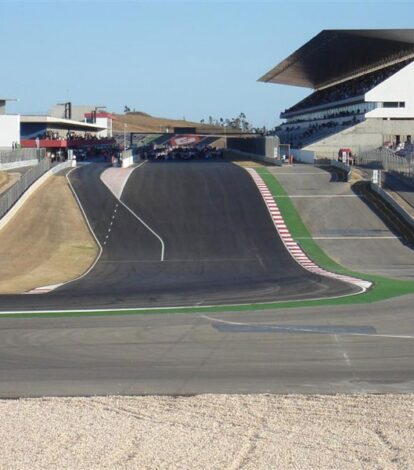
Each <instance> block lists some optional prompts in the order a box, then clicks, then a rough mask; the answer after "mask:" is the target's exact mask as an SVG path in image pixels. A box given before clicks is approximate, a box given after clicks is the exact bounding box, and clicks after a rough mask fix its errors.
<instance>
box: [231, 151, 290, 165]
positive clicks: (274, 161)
mask: <svg viewBox="0 0 414 470" xmlns="http://www.w3.org/2000/svg"><path fill="white" fill-rule="evenodd" d="M226 154H227V155H228V156H229V157H230V158H231V156H232V155H234V156H235V157H242V158H248V159H249V160H256V161H258V162H265V163H270V164H271V165H276V166H282V161H281V160H277V159H276V158H270V157H265V156H264V155H257V154H256V153H247V152H241V151H240V150H233V149H227V150H226Z"/></svg>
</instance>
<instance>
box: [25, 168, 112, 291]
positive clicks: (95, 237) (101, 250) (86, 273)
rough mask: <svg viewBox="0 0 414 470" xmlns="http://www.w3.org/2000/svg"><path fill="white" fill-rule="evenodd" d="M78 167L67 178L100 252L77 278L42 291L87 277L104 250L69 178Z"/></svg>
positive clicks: (69, 172) (40, 288) (67, 174)
mask: <svg viewBox="0 0 414 470" xmlns="http://www.w3.org/2000/svg"><path fill="white" fill-rule="evenodd" d="M77 169H78V168H72V169H71V170H70V171H68V173H66V180H67V181H68V184H69V188H70V189H71V191H72V194H73V195H74V197H75V199H76V202H77V203H78V206H79V208H80V210H81V212H82V215H83V217H84V219H85V222H86V225H87V226H88V228H89V231H90V232H91V234H92V236H93V238H94V239H95V241H96V244H97V245H98V247H99V253H98V255H97V257H96V258H95V261H94V262H93V263H92V264H91V266H89V269H88V270H86V271H85V272H84V273H83V274H81V275H80V276H78V277H75V279H71V280H70V281H66V282H62V283H61V284H56V285H55V286H51V287H53V288H52V289H48V290H47V291H44V292H42V293H46V292H50V291H52V290H54V289H56V288H57V287H60V286H64V285H66V284H69V283H71V282H75V281H78V280H79V279H82V278H83V277H85V276H86V275H88V274H89V273H90V272H91V271H92V269H93V268H94V267H95V266H96V263H97V262H98V261H99V258H100V257H101V255H102V252H103V248H102V245H101V244H100V243H99V240H98V238H97V236H96V235H95V232H94V231H93V229H92V227H91V224H90V223H89V220H88V217H87V216H86V213H85V210H84V209H83V206H82V204H81V202H80V200H79V197H78V195H77V194H76V191H75V189H74V187H73V186H72V183H71V182H70V179H69V175H70V174H71V173H72V171H75V170H77ZM46 287H48V286H46ZM42 289H44V287H43V288H42V287H38V288H36V289H32V290H39V291H41V290H42ZM30 293H31V291H29V292H26V294H30ZM33 293H34V292H33Z"/></svg>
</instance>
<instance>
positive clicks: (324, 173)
mask: <svg viewBox="0 0 414 470" xmlns="http://www.w3.org/2000/svg"><path fill="white" fill-rule="evenodd" d="M275 173H276V174H277V176H285V175H295V176H302V175H317V176H325V177H329V178H330V177H331V175H330V174H329V173H326V172H323V173H322V172H321V173H309V172H300V171H294V172H291V171H286V172H284V171H280V172H279V171H276V172H275ZM272 176H273V172H272Z"/></svg>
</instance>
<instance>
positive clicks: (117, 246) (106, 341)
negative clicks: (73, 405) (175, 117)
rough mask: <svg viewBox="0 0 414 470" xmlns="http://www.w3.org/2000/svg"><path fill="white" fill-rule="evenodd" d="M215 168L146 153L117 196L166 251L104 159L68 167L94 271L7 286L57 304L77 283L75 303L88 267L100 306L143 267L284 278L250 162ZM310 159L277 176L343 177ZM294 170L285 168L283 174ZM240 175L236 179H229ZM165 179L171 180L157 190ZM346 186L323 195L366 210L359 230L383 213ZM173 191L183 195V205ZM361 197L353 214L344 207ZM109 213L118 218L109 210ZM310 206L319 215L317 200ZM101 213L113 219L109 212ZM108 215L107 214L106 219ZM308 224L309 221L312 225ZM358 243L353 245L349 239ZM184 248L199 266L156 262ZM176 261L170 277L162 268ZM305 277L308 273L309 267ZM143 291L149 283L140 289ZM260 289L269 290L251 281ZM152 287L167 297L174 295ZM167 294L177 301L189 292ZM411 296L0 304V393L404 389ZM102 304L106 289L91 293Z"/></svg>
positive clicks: (313, 180)
mask: <svg viewBox="0 0 414 470" xmlns="http://www.w3.org/2000/svg"><path fill="white" fill-rule="evenodd" d="M169 168H173V172H174V176H171V174H172V173H167V171H170V170H169ZM213 168H214V166H196V165H189V166H185V167H180V166H179V165H178V166H174V167H173V166H166V165H158V164H157V165H156V164H154V165H149V164H146V165H144V166H143V167H142V168H140V169H138V170H137V171H136V172H135V173H134V175H133V178H132V179H131V180H130V182H129V184H128V186H127V188H126V192H125V202H128V204H130V205H131V207H133V209H134V210H135V211H136V212H139V213H140V215H142V216H143V217H144V216H145V218H146V219H147V222H148V223H149V224H150V225H151V227H152V228H153V229H154V230H157V231H159V232H162V236H163V238H164V239H165V242H166V243H165V247H166V250H165V259H166V262H163V263H164V264H163V263H161V262H160V261H159V259H160V255H161V250H160V247H161V245H160V242H159V240H158V239H157V238H156V237H154V236H153V235H151V232H149V231H148V230H144V229H143V228H142V224H138V223H136V219H135V218H134V217H133V216H132V215H131V214H130V213H129V212H128V211H127V210H126V209H125V208H123V206H122V204H119V202H117V201H116V199H115V198H114V197H113V196H112V195H111V194H110V193H109V191H108V190H107V189H106V188H105V187H104V186H103V185H101V184H100V183H99V175H100V173H101V171H102V168H101V167H99V166H92V165H90V166H88V167H85V168H83V169H82V170H80V171H76V172H74V173H72V176H73V178H72V180H73V184H74V186H75V188H76V191H77V193H78V194H79V196H80V197H81V199H82V204H84V205H85V209H86V211H87V214H88V218H89V219H90V221H91V224H92V226H93V228H94V231H95V232H96V234H97V236H98V238H99V239H100V240H101V241H102V243H104V242H105V241H106V244H105V245H104V250H103V255H102V258H101V260H100V262H99V263H98V264H97V265H96V269H94V270H93V276H92V273H91V276H87V277H86V278H84V279H83V280H82V281H79V282H76V283H73V284H68V285H67V286H66V287H65V289H60V290H59V291H57V292H56V293H54V294H50V295H38V296H35V295H31V296H17V297H18V298H19V299H21V298H23V299H24V300H25V302H28V301H29V299H30V300H32V299H35V300H37V299H40V300H41V299H55V300H54V301H53V302H55V303H56V304H57V305H63V302H64V301H65V299H66V301H67V302H68V305H67V306H66V307H68V308H70V307H71V305H72V303H71V302H72V301H71V300H69V299H71V296H73V297H75V296H74V294H71V292H81V295H79V299H78V297H76V302H77V303H78V304H82V303H84V302H87V301H88V299H89V297H90V299H89V301H90V303H91V304H93V302H94V301H96V298H97V295H96V293H95V290H96V288H97V286H96V282H97V280H98V279H99V283H102V290H101V294H100V295H99V297H100V298H101V299H105V301H106V302H108V306H110V305H113V304H114V303H115V302H120V303H121V304H122V305H125V304H128V302H129V301H131V302H132V303H133V302H135V300H136V299H135V297H134V296H132V297H131V291H133V292H135V290H134V289H135V288H136V286H135V283H136V282H141V281H142V280H143V273H145V274H146V275H147V276H148V272H150V273H151V272H153V273H154V278H153V279H154V284H155V285H157V284H156V283H157V282H160V283H164V285H163V287H168V282H170V283H171V284H172V285H173V284H175V285H182V284H183V280H185V279H189V280H190V282H191V280H194V279H195V282H196V283H199V284H200V285H202V284H203V282H204V283H205V285H206V290H205V291H204V292H207V293H208V288H209V287H210V286H214V282H217V279H218V280H227V281H228V282H227V284H226V287H228V286H229V285H232V286H234V288H235V287H236V286H237V285H238V286H239V290H238V292H239V295H240V298H243V297H244V298H247V297H249V296H254V295H260V289H263V285H266V283H265V282H264V281H263V278H265V280H266V282H267V280H268V279H271V278H272V276H273V278H274V279H275V284H278V283H279V285H280V286H281V288H283V289H285V288H286V289H289V286H290V284H289V283H287V285H286V284H283V283H282V280H283V279H285V278H286V276H280V274H279V276H278V275H277V272H274V271H272V265H273V262H276V261H277V257H276V256H275V253H274V251H273V250H274V249H276V250H277V249H279V250H280V248H281V246H280V241H279V239H278V237H277V236H275V235H274V234H275V232H274V229H273V227H269V225H268V224H267V222H266V221H267V217H266V215H267V214H266V212H265V210H264V208H263V206H262V205H261V204H262V203H261V200H260V198H259V197H258V194H257V193H256V192H255V191H256V189H255V187H254V186H253V185H252V184H251V181H250V180H249V179H245V178H244V177H245V176H248V175H247V173H245V172H244V170H242V169H235V168H236V167H234V166H232V165H230V164H226V165H224V164H223V165H221V166H219V167H218V169H216V170H215V171H213ZM309 168H310V167H307V168H302V169H301V168H299V167H298V168H296V169H295V170H294V174H293V171H292V170H289V168H286V169H281V170H280V171H281V172H284V173H285V175H284V179H285V180H284V181H283V183H284V184H285V187H287V190H288V193H289V194H293V195H295V194H296V195H297V194H298V188H301V189H302V190H303V191H307V193H306V194H308V193H309V191H311V190H313V195H314V196H315V195H317V194H318V193H317V192H316V191H317V189H316V188H318V191H319V194H320V191H321V183H320V180H321V178H322V179H323V178H325V179H327V182H326V184H323V185H322V186H323V189H324V193H323V194H322V195H323V196H324V195H330V194H334V193H335V191H336V192H338V191H339V192H340V193H341V194H342V191H343V190H344V188H342V189H340V188H339V186H338V185H332V184H331V185H330V184H329V183H328V180H329V175H326V174H325V175H323V174H322V175H321V172H320V170H318V169H311V170H312V171H310V170H309ZM142 170H145V173H144V172H142ZM210 171H211V172H213V175H211V174H210ZM189 173H191V174H189ZM310 173H312V174H310ZM236 176H237V177H236ZM292 178H295V182H293V181H291V182H290V183H289V181H288V180H289V179H290V180H292ZM167 179H168V180H169V181H168V182H167V181H166V180H167ZM239 179H240V181H241V182H237V181H235V180H239ZM150 181H152V184H150ZM213 181H214V182H215V183H214V184H213ZM155 183H157V186H154V185H155ZM210 183H211V184H210ZM239 185H240V186H239ZM189 187H191V188H193V190H192V193H191V194H192V196H191V197H189V196H187V192H186V191H187V190H186V188H189ZM82 188H86V189H85V190H82ZM151 188H153V189H152V190H151ZM154 188H156V189H154ZM162 188H166V189H168V190H167V191H166V192H165V193H163V189H162ZM312 188H314V189H312ZM213 189H214V190H213ZM240 191H243V194H244V192H245V191H246V194H249V201H250V200H254V203H251V202H246V201H245V200H244V197H241V196H240ZM311 192H312V191H311ZM232 195H233V197H232ZM202 196H203V197H206V200H207V203H206V205H205V206H203V208H202V209H203V211H202V212H200V203H201V201H202ZM235 196H238V197H237V198H236V197H235ZM308 199H309V198H306V200H308ZM346 199H347V200H348V199H351V200H352V201H354V202H353V203H352V204H351V205H349V206H348V205H343V204H342V202H340V201H341V199H340V198H336V199H332V200H331V205H332V204H333V201H336V202H335V204H337V203H339V204H341V210H342V211H344V215H343V217H342V218H345V219H347V220H349V221H350V224H351V223H354V222H355V224H356V225H358V223H360V222H361V223H362V221H365V222H364V223H365V224H367V223H368V226H366V225H362V227H363V228H364V227H365V228H364V230H368V229H369V231H370V230H371V229H373V228H375V229H379V228H381V226H380V225H379V224H380V221H379V222H377V224H378V225H375V220H374V219H375V217H376V216H375V214H373V215H372V217H373V219H368V214H367V213H366V212H365V210H364V208H363V206H360V208H359V209H358V207H359V206H358V204H357V201H358V200H357V199H356V198H346ZM296 200H297V202H299V201H301V203H300V204H299V205H298V209H299V210H301V209H304V212H303V211H302V216H303V215H304V214H305V212H306V213H307V212H308V211H309V209H310V207H312V208H313V210H314V211H315V210H316V211H317V212H322V211H324V210H325V211H326V210H327V208H328V207H327V206H326V205H325V204H322V203H321V201H325V199H324V198H318V200H319V204H315V202H314V203H313V204H311V203H308V204H311V206H309V205H308V206H303V204H304V201H305V199H300V198H299V199H298V198H296V199H295V201H296ZM116 204H118V207H117V206H116ZM163 204H166V207H165V209H163V208H162V207H161V206H162V205H163ZM217 204H218V206H216V205H217ZM359 204H362V205H363V202H362V201H359ZM177 205H180V210H178V209H177V207H176V206H177ZM315 207H316V208H317V209H315ZM336 208H338V206H336ZM115 209H117V212H114V210H115ZM153 209H156V210H153ZM157 211H163V212H162V214H163V217H162V218H161V217H160V218H159V217H158V216H157V214H159V213H158V212H157ZM204 211H205V212H204ZM359 211H360V212H361V218H362V220H361V221H360V220H359V218H358V217H356V218H354V217H355V213H356V212H357V213H358V214H359ZM114 213H115V218H114V219H112V216H113V215H114ZM336 213H337V211H335V210H334V209H333V213H331V212H329V211H327V213H326V218H329V219H330V222H329V220H324V222H323V225H322V230H325V228H329V229H331V230H332V228H333V229H335V230H337V231H338V233H339V232H340V231H341V230H342V229H343V227H342V224H343V221H342V219H341V220H340V219H339V217H338V216H337V215H334V214H336ZM94 214H99V215H95V216H94ZM116 214H118V215H116ZM187 214H192V215H191V220H187ZM194 214H197V215H194ZM235 214H237V215H235ZM118 216H119V217H118ZM193 217H194V218H193ZM232 217H235V221H236V223H237V224H240V225H237V226H238V227H240V228H244V229H245V228H246V227H253V228H255V229H256V228H257V230H251V232H256V233H259V232H260V235H263V238H262V236H260V237H259V239H256V237H255V235H254V234H247V233H246V231H245V230H243V232H244V233H243V234H239V233H233V232H234V231H232V230H231V229H230V227H227V224H228V223H230V222H232V220H233V219H232ZM315 217H321V215H320V214H319V215H317V214H316V215H315ZM216 219H217V220H218V221H219V222H220V227H221V228H222V230H221V231H220V232H218V231H217V230H214V227H215V221H216ZM367 219H368V222H366V221H367ZM112 220H115V221H116V222H114V223H113V224H112V226H111V225H110V221H112ZM233 222H234V221H233ZM181 224H184V225H181ZM183 226H184V227H186V232H188V236H186V238H185V243H182V242H181V239H180V236H179V230H180V227H183ZM202 227H204V228H203V230H201V228H202ZM318 227H319V225H318ZM108 228H111V231H110V232H108ZM311 228H312V229H313V228H314V227H313V226H312V225H311ZM319 228H320V227H319ZM357 228H358V227H357V226H355V229H357ZM125 232H126V233H127V234H128V235H127V236H126V235H125ZM205 233H207V234H209V237H208V239H209V240H211V243H209V247H210V248H209V249H210V250H211V251H210V252H209V253H210V254H213V253H214V256H216V259H218V260H219V261H217V263H218V266H219V267H220V269H221V268H222V266H223V267H224V268H223V269H222V271H223V272H220V273H218V274H216V277H215V278H214V279H213V280H211V279H210V280H211V285H210V284H208V280H209V277H208V276H207V275H209V276H211V273H214V272H216V271H217V270H216V271H215V270H213V269H212V268H210V266H209V264H208V263H204V262H203V260H204V257H205V256H206V252H205V250H206V245H205V243H203V242H202V240H201V239H200V237H201V234H205ZM316 233H317V232H316ZM107 235H108V238H106V237H107ZM324 235H327V234H326V232H325V233H324ZM328 235H329V233H328ZM334 235H336V233H335V234H334ZM239 237H240V238H239ZM233 238H234V239H235V240H234V241H232V240H233ZM137 240H140V241H141V243H137ZM229 240H230V241H232V243H230V245H229V246H228V247H227V248H226V247H225V244H224V243H226V244H227V243H228V241H229ZM385 241H387V240H385ZM373 242H376V241H375V240H374V241H373ZM393 242H395V243H396V242H398V240H397V241H395V240H394V241H393ZM128 243H129V245H128ZM336 243H337V245H338V246H337V247H336V246H335V248H332V250H334V249H335V250H336V251H332V255H336V256H339V255H343V256H345V253H349V251H350V250H349V249H348V250H347V246H348V244H349V240H343V241H341V240H336ZM257 244H259V245H257ZM355 246H358V247H359V248H358V250H359V251H358V252H359V256H360V257H361V258H362V259H363V260H364V258H363V253H365V252H367V251H368V252H369V251H370V249H369V247H368V248H367V245H363V246H360V244H358V245H355ZM355 246H354V247H353V248H352V250H351V251H355V250H356V248H355ZM393 246H394V245H393ZM144 247H145V250H144V249H143V248H144ZM224 248H226V250H224ZM403 248H404V250H405V247H403ZM255 250H256V251H255ZM269 250H271V251H272V257H271V258H270V260H271V262H270V261H268V260H267V258H266V256H267V255H269V254H270V253H269ZM393 251H395V248H392V247H390V248H389V249H388V250H386V253H387V257H391V256H392V252H393ZM125 252H128V253H130V254H131V259H132V260H133V262H132V263H125V258H124V253H125ZM253 253H258V254H259V255H260V258H261V262H263V263H265V264H264V268H263V266H262V265H261V262H260V261H259V256H256V258H257V261H256V262H253V261H252V258H253V260H254V256H252V254H253ZM277 253H279V252H277ZM404 253H405V251H404ZM280 254H281V259H280V261H277V262H278V263H279V262H280V264H278V266H284V267H285V266H286V268H284V269H293V268H291V267H289V263H288V260H286V258H285V257H284V256H285V254H284V253H283V252H282V253H280ZM241 255H242V256H241ZM367 256H368V255H367ZM236 257H239V258H242V260H241V261H242V262H241V267H240V268H239V270H236V273H237V275H238V276H239V277H238V282H234V283H233V284H231V280H232V279H234V278H231V276H230V275H229V271H231V269H233V268H232V266H234V264H236V262H235V258H236ZM263 258H264V259H263ZM194 259H197V263H196V266H197V268H198V269H195V268H194V270H192V269H189V268H186V270H183V271H175V270H174V269H175V268H174V269H172V268H168V269H167V265H169V264H171V265H172V266H173V267H174V265H176V264H178V260H184V261H185V260H187V263H184V262H182V263H181V264H183V265H185V266H187V265H188V264H190V265H193V262H194V261H192V260H194ZM397 259H400V258H397ZM168 260H169V261H168ZM345 260H347V258H345ZM367 260H371V262H372V256H371V255H369V256H368V257H366V258H365V262H366V261H367ZM239 261H240V260H239ZM400 261H401V259H400ZM378 263H380V264H379V269H384V267H385V266H383V265H382V264H381V263H383V260H382V259H379V258H378ZM148 264H151V265H152V264H155V265H157V267H158V271H148V270H145V269H144V270H143V268H142V267H143V266H146V265H148ZM269 265H270V266H269ZM170 269H172V270H170ZM250 269H252V270H253V274H252V277H251V282H250V284H249V283H245V284H243V279H246V278H247V279H248V273H249V270H250ZM261 269H262V270H261ZM264 272H266V273H267V274H264ZM166 273H167V274H168V276H167V274H166ZM178 274H179V275H180V276H182V277H179V276H178ZM295 274H299V275H302V273H295V271H292V272H291V275H292V276H294V275H295ZM174 275H176V276H177V279H174V278H171V277H169V276H174ZM261 276H262V278H261ZM266 276H267V277H266ZM280 278H282V280H280ZM117 279H122V280H123V282H122V288H120V289H119V290H118V291H117V293H116V295H115V294H112V293H111V292H109V293H105V289H110V288H113V286H114V283H115V284H116V280H117ZM150 281H151V280H150V279H146V280H145V282H144V283H143V284H144V285H150V283H151V282H150ZM155 281H156V282H155ZM307 282H309V285H313V284H312V283H311V281H310V280H309V281H307ZM312 282H313V280H312ZM314 282H316V285H318V282H321V281H320V280H318V279H316V280H315V281H314ZM255 283H256V285H255ZM252 285H253V286H254V287H253V288H252V290H251V291H247V292H244V288H245V287H246V286H250V288H251V286H252ZM240 286H243V289H242V290H243V292H240ZM145 292H146V294H145V295H148V290H147V291H145ZM180 292H181V293H183V292H185V291H183V290H181V291H180ZM229 292H231V290H230V289H228V290H223V291H220V296H223V297H224V296H225V295H226V296H227V298H228V297H230V295H229ZM275 293H276V294H277V293H278V291H277V289H275V290H270V291H269V296H271V295H274V294H275ZM265 294H267V292H262V295H265ZM13 298H16V297H13ZM200 298H201V297H200ZM127 299H128V302H127ZM213 299H214V297H213ZM3 300H4V297H2V299H1V301H2V304H1V305H2V308H4V307H3V306H4V302H3ZM141 300H142V298H141ZM163 300H164V301H171V297H170V298H168V297H167V298H163ZM175 300H177V301H180V302H184V301H185V300H186V299H185V298H184V297H183V298H181V299H175ZM413 302H414V295H409V296H405V297H401V298H394V299H391V300H387V301H383V302H376V303H372V304H355V305H343V306H335V307H330V306H315V307H307V308H295V309H278V310H265V311H259V310H257V311H248V312H220V311H219V312H217V313H214V314H207V315H204V314H200V313H193V312H192V309H189V310H188V312H187V313H185V314H163V315H159V314H146V315H123V316H121V315H119V316H113V317H108V316H93V317H92V316H82V317H78V318H76V317H55V318H53V317H52V318H1V321H0V326H1V328H0V397H3V398H15V397H26V396H27V397H36V396H70V395H75V396H78V395H107V394H122V395H136V394H138V395H140V394H168V395H181V394H197V393H310V394H315V393H385V392H393V393H396V392H399V393H401V392H414V315H413V307H412V306H413ZM102 304H103V305H105V302H104V301H102V300H101V305H102Z"/></svg>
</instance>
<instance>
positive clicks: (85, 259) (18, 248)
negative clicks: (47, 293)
mask: <svg viewBox="0 0 414 470" xmlns="http://www.w3.org/2000/svg"><path fill="white" fill-rule="evenodd" d="M97 254H98V248H97V246H96V243H95V241H94V239H93V237H92V235H91V234H90V232H89V229H88V227H87V225H86V223H85V220H84V219H83V216H82V215H81V213H80V210H79V207H78V205H77V203H76V201H75V199H74V197H73V195H72V193H71V191H70V188H69V186H68V184H67V181H66V178H65V177H64V176H51V177H50V178H49V179H48V180H47V181H46V182H45V183H44V184H43V185H42V186H41V187H40V188H39V189H38V190H37V191H36V192H35V193H34V194H33V196H32V197H31V198H30V199H29V201H27V202H26V203H25V204H24V205H23V207H22V208H21V209H20V210H19V211H18V212H17V214H16V215H15V216H14V217H13V218H12V220H11V221H10V222H9V223H8V224H7V225H6V226H5V227H4V228H3V229H2V230H1V231H0V293H2V294H5V293H20V292H25V291H27V290H30V289H32V288H35V287H40V286H44V285H50V284H58V283H61V282H65V281H69V280H71V279H74V278H76V277H78V276H79V275H81V274H82V273H84V272H85V271H86V270H87V269H88V268H89V266H90V265H91V264H92V263H93V261H94V260H95V258H96V256H97Z"/></svg>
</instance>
